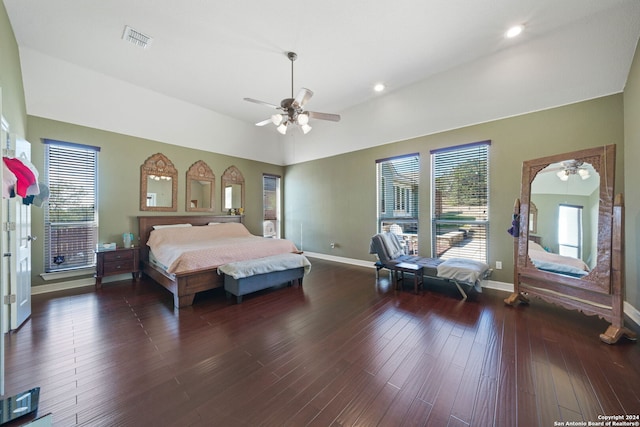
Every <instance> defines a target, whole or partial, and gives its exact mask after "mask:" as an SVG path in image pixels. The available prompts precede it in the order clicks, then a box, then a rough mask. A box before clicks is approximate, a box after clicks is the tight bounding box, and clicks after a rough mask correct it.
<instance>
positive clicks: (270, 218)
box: [262, 174, 280, 238]
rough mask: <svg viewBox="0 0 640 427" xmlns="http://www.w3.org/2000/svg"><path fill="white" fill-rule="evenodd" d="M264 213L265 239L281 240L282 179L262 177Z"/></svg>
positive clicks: (268, 176) (274, 176) (265, 175)
mask: <svg viewBox="0 0 640 427" xmlns="http://www.w3.org/2000/svg"><path fill="white" fill-rule="evenodd" d="M262 212H263V220H264V222H263V233H262V235H263V236H264V237H275V238H280V177H279V176H277V175H268V174H264V175H263V176H262Z"/></svg>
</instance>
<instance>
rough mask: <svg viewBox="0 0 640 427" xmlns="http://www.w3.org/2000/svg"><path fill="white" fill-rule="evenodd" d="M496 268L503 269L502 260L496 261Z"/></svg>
mask: <svg viewBox="0 0 640 427" xmlns="http://www.w3.org/2000/svg"><path fill="white" fill-rule="evenodd" d="M496 270H502V261H496Z"/></svg>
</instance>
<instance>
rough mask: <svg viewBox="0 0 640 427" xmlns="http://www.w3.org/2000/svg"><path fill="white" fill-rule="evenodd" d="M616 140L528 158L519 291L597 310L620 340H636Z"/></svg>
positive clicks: (519, 207)
mask: <svg viewBox="0 0 640 427" xmlns="http://www.w3.org/2000/svg"><path fill="white" fill-rule="evenodd" d="M614 178H615V145H607V146H602V147H596V148H590V149H584V150H579V151H575V152H571V153H563V154H558V155H553V156H548V157H542V158H539V159H532V160H528V161H525V162H524V163H523V166H522V186H521V195H520V199H519V200H516V204H515V207H514V217H515V218H516V220H517V221H518V225H519V230H518V231H519V232H518V235H517V245H516V246H515V254H514V257H515V261H516V262H515V265H514V293H513V294H511V296H510V297H509V298H507V299H505V303H507V304H509V305H516V304H517V303H519V302H520V303H528V302H529V297H530V296H533V297H537V298H540V299H543V300H545V301H547V302H551V303H554V304H557V305H560V306H562V307H565V308H568V309H573V310H579V311H581V312H583V313H585V314H587V315H597V316H599V317H601V318H603V319H605V320H607V321H608V322H611V325H610V326H609V327H608V328H607V330H606V331H605V332H604V333H603V334H600V339H601V340H602V341H603V342H606V343H608V344H612V343H615V342H617V341H618V340H619V339H620V338H621V337H623V336H624V337H626V338H628V339H632V340H635V339H636V336H635V334H634V333H633V332H632V331H631V330H629V329H628V328H625V327H624V313H623V300H624V281H623V277H624V271H623V268H624V263H623V257H624V253H623V249H624V245H623V238H624V201H623V197H622V195H621V194H620V195H616V196H615V200H614Z"/></svg>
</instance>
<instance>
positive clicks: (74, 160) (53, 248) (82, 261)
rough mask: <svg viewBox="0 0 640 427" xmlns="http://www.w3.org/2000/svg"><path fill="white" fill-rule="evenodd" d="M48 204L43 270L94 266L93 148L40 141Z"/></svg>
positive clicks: (95, 155)
mask: <svg viewBox="0 0 640 427" xmlns="http://www.w3.org/2000/svg"><path fill="white" fill-rule="evenodd" d="M44 143H45V144H46V149H45V169H46V170H45V173H46V179H47V185H48V187H49V203H47V208H46V210H45V219H44V226H45V271H46V272H48V273H50V272H55V271H62V270H72V269H78V268H84V267H92V266H94V265H95V252H94V251H95V248H96V241H97V229H98V220H97V209H96V208H97V196H98V192H97V187H98V186H97V177H98V174H97V169H98V151H99V150H100V149H99V148H97V147H90V146H86V145H80V144H72V143H67V142H61V141H53V140H44Z"/></svg>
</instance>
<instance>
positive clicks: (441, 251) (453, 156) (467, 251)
mask: <svg viewBox="0 0 640 427" xmlns="http://www.w3.org/2000/svg"><path fill="white" fill-rule="evenodd" d="M490 144H491V142H490V141H483V142H478V143H473V144H467V145H462V146H457V147H450V148H445V149H439V150H433V151H431V162H432V168H431V170H432V176H431V189H432V192H431V204H432V207H431V212H432V218H431V219H432V228H431V230H432V253H433V254H434V255H433V256H435V257H437V258H444V259H448V258H456V257H457V258H469V259H474V260H477V261H482V262H487V259H488V253H487V240H488V236H489V162H488V159H489V146H490Z"/></svg>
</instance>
